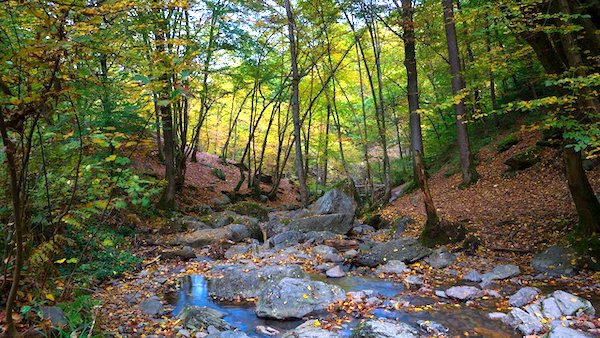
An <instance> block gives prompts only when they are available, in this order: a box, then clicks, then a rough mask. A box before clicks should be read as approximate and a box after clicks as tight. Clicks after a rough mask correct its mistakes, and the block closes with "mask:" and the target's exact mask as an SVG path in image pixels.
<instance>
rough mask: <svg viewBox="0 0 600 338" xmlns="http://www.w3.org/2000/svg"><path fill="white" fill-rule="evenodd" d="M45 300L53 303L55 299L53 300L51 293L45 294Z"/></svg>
mask: <svg viewBox="0 0 600 338" xmlns="http://www.w3.org/2000/svg"><path fill="white" fill-rule="evenodd" d="M46 299H48V300H51V301H54V300H55V299H56V298H54V295H53V294H51V293H47V294H46Z"/></svg>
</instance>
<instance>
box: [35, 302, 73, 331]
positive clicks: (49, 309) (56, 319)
mask: <svg viewBox="0 0 600 338" xmlns="http://www.w3.org/2000/svg"><path fill="white" fill-rule="evenodd" d="M40 311H41V312H42V318H44V319H48V320H50V323H52V326H54V327H59V328H60V327H63V326H65V325H67V324H69V321H68V320H67V316H66V315H65V312H64V311H63V309H61V308H59V307H58V306H42V307H41V308H40Z"/></svg>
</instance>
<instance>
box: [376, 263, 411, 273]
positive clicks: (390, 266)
mask: <svg viewBox="0 0 600 338" xmlns="http://www.w3.org/2000/svg"><path fill="white" fill-rule="evenodd" d="M409 271H410V269H408V268H407V267H406V264H404V262H403V261H399V260H391V261H388V262H387V263H385V265H382V266H380V267H378V268H377V270H375V273H376V274H380V273H395V274H397V275H400V274H402V273H405V272H409Z"/></svg>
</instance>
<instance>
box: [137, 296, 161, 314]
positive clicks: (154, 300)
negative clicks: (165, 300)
mask: <svg viewBox="0 0 600 338" xmlns="http://www.w3.org/2000/svg"><path fill="white" fill-rule="evenodd" d="M139 307H140V310H141V311H142V312H143V313H145V314H147V315H149V316H160V315H162V314H163V306H162V303H161V301H160V298H158V297H157V296H152V297H150V298H148V299H146V300H144V301H143V302H141V303H140V304H139Z"/></svg>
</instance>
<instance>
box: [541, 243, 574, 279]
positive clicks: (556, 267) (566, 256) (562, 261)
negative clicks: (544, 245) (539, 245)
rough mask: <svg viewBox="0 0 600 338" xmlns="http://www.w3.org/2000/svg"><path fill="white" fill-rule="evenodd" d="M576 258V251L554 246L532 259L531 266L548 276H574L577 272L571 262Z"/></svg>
mask: <svg viewBox="0 0 600 338" xmlns="http://www.w3.org/2000/svg"><path fill="white" fill-rule="evenodd" d="M575 259H576V255H575V252H573V250H571V249H567V248H565V247H561V246H552V247H550V248H548V249H546V250H544V251H542V252H541V253H539V254H537V255H536V256H535V257H534V258H533V260H532V261H531V266H532V267H533V268H534V269H535V270H537V271H539V272H541V273H543V274H546V275H548V276H553V277H560V276H573V275H575V274H576V273H577V269H576V267H575V266H574V265H573V264H572V263H571V262H572V261H574V260H575Z"/></svg>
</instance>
